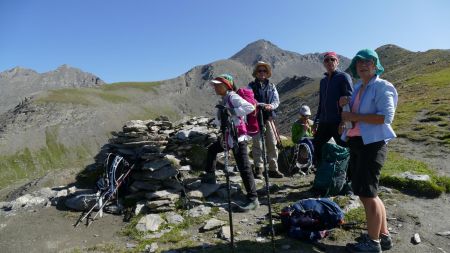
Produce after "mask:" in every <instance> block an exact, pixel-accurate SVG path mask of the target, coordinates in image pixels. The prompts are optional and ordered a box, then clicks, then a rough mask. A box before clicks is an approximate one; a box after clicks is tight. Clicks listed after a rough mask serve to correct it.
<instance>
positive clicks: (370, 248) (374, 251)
mask: <svg viewBox="0 0 450 253" xmlns="http://www.w3.org/2000/svg"><path fill="white" fill-rule="evenodd" d="M346 248H347V250H348V251H349V252H351V253H381V252H382V251H381V245H380V243H379V242H375V241H374V240H370V239H369V240H364V241H361V242H358V243H347V246H346Z"/></svg>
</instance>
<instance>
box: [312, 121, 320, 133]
mask: <svg viewBox="0 0 450 253" xmlns="http://www.w3.org/2000/svg"><path fill="white" fill-rule="evenodd" d="M318 127H319V125H318V124H316V123H314V124H313V125H312V133H313V135H316V133H317V128H318Z"/></svg>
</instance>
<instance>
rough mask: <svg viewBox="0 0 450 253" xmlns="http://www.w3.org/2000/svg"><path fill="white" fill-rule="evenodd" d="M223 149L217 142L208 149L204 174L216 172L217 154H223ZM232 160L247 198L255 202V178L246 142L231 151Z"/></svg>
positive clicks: (256, 196)
mask: <svg viewBox="0 0 450 253" xmlns="http://www.w3.org/2000/svg"><path fill="white" fill-rule="evenodd" d="M223 151H224V149H223V147H222V145H221V143H220V142H219V141H217V142H214V143H213V144H211V145H210V146H209V147H208V155H207V157H206V169H205V171H206V172H214V171H215V170H216V162H217V154H218V153H220V152H223ZM233 155H234V159H235V160H236V164H237V167H238V169H239V172H240V174H241V178H242V181H243V183H244V187H245V190H246V191H247V198H248V199H249V200H255V199H257V198H258V194H257V193H256V185H255V178H254V176H253V171H252V168H251V165H250V160H249V158H248V149H247V142H246V141H241V142H239V143H238V147H237V148H234V149H233Z"/></svg>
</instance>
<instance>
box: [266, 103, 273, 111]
mask: <svg viewBox="0 0 450 253" xmlns="http://www.w3.org/2000/svg"><path fill="white" fill-rule="evenodd" d="M264 110H266V111H272V105H270V104H266V105H264Z"/></svg>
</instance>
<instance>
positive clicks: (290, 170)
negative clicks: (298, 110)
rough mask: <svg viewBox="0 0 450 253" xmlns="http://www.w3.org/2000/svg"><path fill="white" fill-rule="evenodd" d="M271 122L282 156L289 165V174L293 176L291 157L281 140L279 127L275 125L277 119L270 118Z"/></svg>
mask: <svg viewBox="0 0 450 253" xmlns="http://www.w3.org/2000/svg"><path fill="white" fill-rule="evenodd" d="M269 124H270V126H271V128H272V129H273V134H274V135H275V138H276V139H277V144H278V145H279V146H280V149H281V156H283V160H284V164H286V165H287V166H288V173H289V176H292V169H291V166H289V159H288V158H287V156H286V150H285V149H284V146H283V143H282V142H281V137H280V133H279V132H278V128H277V127H276V125H275V121H273V120H269Z"/></svg>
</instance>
